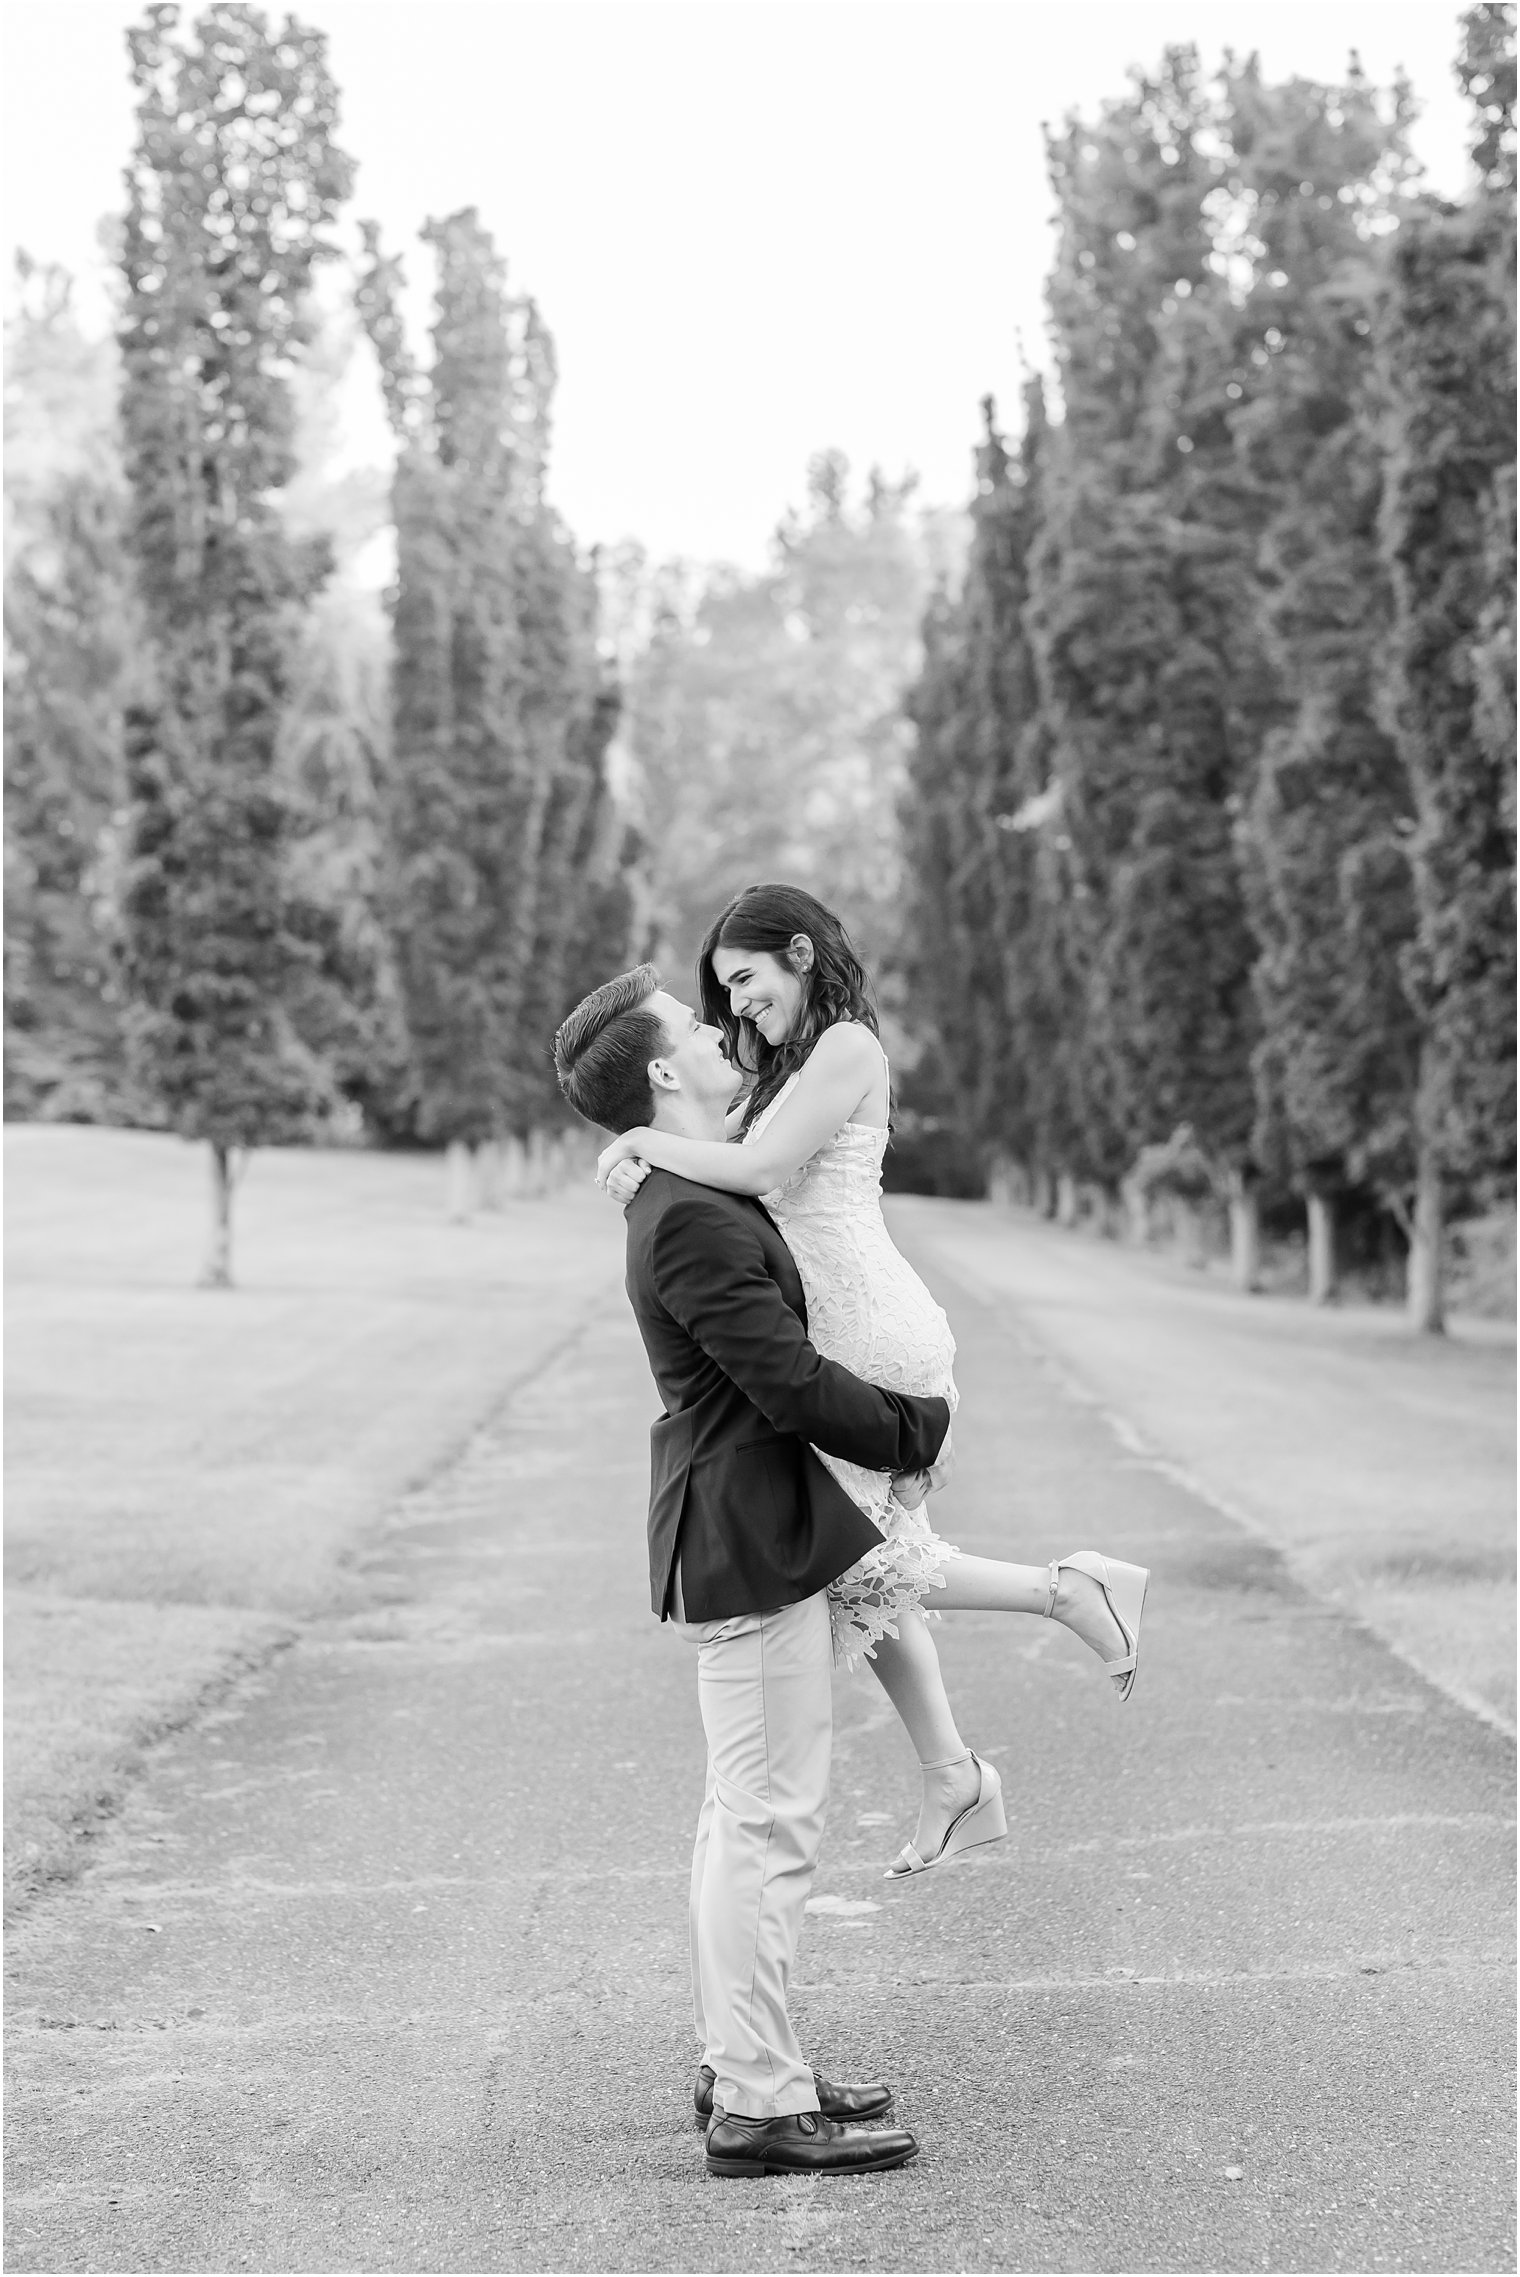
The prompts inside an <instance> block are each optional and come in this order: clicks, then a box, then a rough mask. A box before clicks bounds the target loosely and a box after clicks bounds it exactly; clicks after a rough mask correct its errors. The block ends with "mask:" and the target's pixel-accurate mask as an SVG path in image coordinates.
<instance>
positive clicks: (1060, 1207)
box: [1056, 1170, 1077, 1226]
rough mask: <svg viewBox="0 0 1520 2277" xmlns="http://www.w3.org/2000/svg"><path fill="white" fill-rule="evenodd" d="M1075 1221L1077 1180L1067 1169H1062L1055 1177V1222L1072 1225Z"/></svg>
mask: <svg viewBox="0 0 1520 2277" xmlns="http://www.w3.org/2000/svg"><path fill="white" fill-rule="evenodd" d="M1076 1222H1077V1182H1076V1180H1075V1178H1073V1176H1072V1174H1071V1172H1070V1171H1069V1170H1063V1171H1062V1172H1061V1173H1060V1175H1059V1177H1058V1178H1057V1179H1056V1224H1057V1225H1064V1226H1073V1225H1075V1224H1076Z"/></svg>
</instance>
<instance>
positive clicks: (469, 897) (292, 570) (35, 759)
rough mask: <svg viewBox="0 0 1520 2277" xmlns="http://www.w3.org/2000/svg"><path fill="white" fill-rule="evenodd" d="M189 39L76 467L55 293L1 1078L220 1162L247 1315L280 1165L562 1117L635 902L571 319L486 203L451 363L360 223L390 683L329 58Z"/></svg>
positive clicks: (345, 163) (137, 202) (47, 305)
mask: <svg viewBox="0 0 1520 2277" xmlns="http://www.w3.org/2000/svg"><path fill="white" fill-rule="evenodd" d="M178 17H179V11H178V9H177V8H175V7H173V6H168V5H155V6H151V7H149V9H148V10H147V12H146V16H145V20H144V22H143V23H142V24H141V25H140V26H139V27H138V28H136V29H135V30H133V31H132V32H131V33H130V34H129V47H130V52H131V59H132V71H133V78H134V82H135V85H136V89H137V126H136V138H135V143H134V147H133V151H132V156H131V162H130V165H129V169H128V175H127V193H128V194H127V207H126V212H125V215H124V217H123V220H122V224H121V231H120V268H121V275H122V293H121V306H120V322H119V327H118V339H117V346H118V351H119V397H118V401H117V403H116V406H115V409H116V413H117V432H116V434H115V435H113V436H111V437H109V439H107V438H106V437H105V436H104V435H103V434H102V432H101V430H100V429H99V427H98V426H97V427H95V428H94V429H93V430H92V428H91V423H90V421H89V420H88V419H84V420H80V419H77V418H76V419H75V420H74V422H73V423H72V432H74V433H75V434H78V433H79V432H81V430H82V431H83V432H84V433H85V434H86V435H87V436H89V438H90V444H91V447H90V448H88V449H87V450H86V451H84V452H83V453H82V454H81V460H82V463H79V464H65V465H63V466H61V467H60V466H57V465H52V466H50V465H48V463H47V459H48V453H47V449H46V397H47V395H48V393H49V391H50V389H52V388H58V389H60V390H61V392H62V394H63V396H64V398H65V400H66V402H68V403H70V404H71V405H72V407H73V408H75V409H76V410H77V409H78V407H79V404H80V401H81V398H83V399H85V400H86V401H89V402H93V401H94V398H95V397H96V396H98V392H99V384H100V381H101V377H102V369H101V364H102V360H101V359H100V358H99V357H92V355H91V352H90V351H89V349H88V348H87V346H86V345H85V343H83V342H82V341H80V340H79V338H78V335H77V332H74V331H73V329H72V328H71V326H70V325H69V323H68V321H67V318H68V310H67V295H66V290H65V286H64V283H63V281H62V280H60V279H58V278H57V277H55V276H54V277H46V276H45V277H43V278H41V279H36V278H25V277H24V278H23V283H24V284H25V285H29V286H30V287H31V289H32V305H31V310H30V321H29V322H24V323H23V325H22V327H21V332H22V338H21V351H22V353H21V361H22V366H23V372H24V373H29V374H30V376H31V378H32V380H33V382H34V389H33V401H32V406H31V408H32V411H33V414H34V417H36V424H35V426H34V427H33V429H32V432H31V434H30V436H29V438H28V439H29V440H30V441H32V442H33V443H35V444H37V445H38V446H39V447H38V450H37V452H36V454H35V455H33V456H32V457H31V458H30V459H29V462H28V463H29V465H30V466H31V467H32V468H33V469H34V470H36V473H35V479H34V480H33V481H32V484H31V489H30V492H28V486H27V481H26V480H25V479H23V480H22V481H21V483H20V484H19V485H18V493H19V495H18V496H17V501H16V502H17V504H18V506H19V508H20V512H19V515H18V523H17V530H16V545H17V551H16V558H15V560H14V562H13V563H10V564H8V575H7V597H6V612H7V698H8V703H7V730H6V772H7V788H8V794H9V795H8V808H9V812H8V817H7V871H8V881H7V882H8V885H9V886H10V888H11V893H10V895H9V897H8V927H7V929H8V935H9V939H8V944H7V945H8V951H9V954H8V957H7V974H8V977H7V1012H8V1015H9V1017H8V1030H9V1034H10V1038H11V1039H12V1041H11V1045H10V1047H9V1048H8V1058H7V1079H8V1092H9V1095H10V1097H9V1103H10V1104H11V1105H12V1107H13V1108H14V1107H18V1106H19V1107H20V1108H21V1110H22V1111H26V1109H27V1108H28V1107H32V1108H36V1107H37V1106H41V1107H42V1108H43V1111H50V1112H53V1113H55V1114H56V1113H69V1112H76V1113H95V1112H99V1111H101V1110H102V1108H103V1109H104V1110H105V1111H106V1112H107V1113H110V1112H112V1111H114V1112H115V1113H118V1114H121V1115H123V1116H124V1117H125V1118H126V1119H143V1120H149V1121H158V1122H162V1123H166V1124H168V1125H169V1126H170V1127H172V1128H174V1129H176V1130H178V1131H180V1132H182V1133H184V1134H185V1135H186V1136H188V1137H192V1138H197V1139H204V1140H205V1141H207V1142H208V1143H209V1148H210V1155H211V1161H212V1165H213V1174H214V1175H213V1195H214V1205H215V1206H214V1239H213V1247H212V1253H211V1258H210V1262H209V1265H208V1271H207V1278H208V1280H210V1281H212V1282H222V1281H225V1280H226V1279H227V1277H228V1271H229V1262H228V1260H229V1230H230V1209H231V1193H232V1184H233V1174H234V1166H235V1162H236V1160H237V1158H238V1157H239V1156H241V1155H242V1154H243V1153H244V1152H245V1150H247V1149H249V1148H251V1147H254V1146H258V1145H261V1144H268V1143H278V1142H281V1141H287V1140H291V1139H295V1138H299V1137H309V1136H313V1135H317V1134H320V1133H321V1132H322V1131H323V1130H324V1129H329V1130H333V1129H336V1130H340V1131H342V1130H351V1129H352V1128H353V1126H354V1123H355V1121H356V1120H362V1121H363V1122H364V1123H366V1124H368V1125H369V1127H371V1128H373V1129H375V1130H376V1131H378V1132H379V1133H380V1134H381V1135H384V1136H388V1137H392V1138H396V1137H410V1138H416V1139H420V1140H422V1141H426V1142H432V1143H439V1142H441V1143H444V1144H447V1145H449V1146H450V1147H452V1148H454V1149H456V1150H461V1151H462V1152H463V1153H464V1154H466V1155H467V1154H468V1153H469V1152H471V1151H472V1150H475V1149H477V1148H479V1147H480V1146H482V1145H483V1144H500V1143H502V1142H506V1141H514V1142H519V1143H520V1142H521V1141H522V1140H524V1139H525V1138H527V1137H528V1135H529V1134H530V1133H532V1132H533V1131H534V1130H535V1129H537V1128H541V1127H542V1126H543V1124H544V1123H545V1121H546V1119H547V1120H554V1119H556V1118H557V1117H558V1116H559V1114H560V1112H561V1110H560V1108H559V1103H558V1100H557V1096H556V1094H555V1091H554V1086H553V1082H552V1066H551V1062H550V1059H549V1053H548V1039H549V1037H550V1035H552V1031H553V1028H554V1025H555V1023H556V1021H557V1020H558V1018H559V1017H561V1016H562V1014H563V1012H564V1010H565V1009H566V1008H567V1006H568V1004H569V1003H570V1002H572V1001H574V998H575V997H576V995H578V994H579V993H582V992H583V989H584V986H585V985H587V979H588V975H589V974H590V972H591V971H592V970H593V968H594V969H595V970H596V971H597V973H598V974H599V973H600V972H601V971H602V970H603V969H605V968H606V967H607V966H609V965H610V966H612V967H615V966H616V965H618V964H619V963H621V962H623V961H625V958H626V956H627V954H628V951H629V947H630V933H631V925H632V908H633V904H632V898H631V894H630V891H629V888H628V885H627V881H626V874H625V873H626V866H627V865H626V852H627V850H626V847H625V843H624V839H625V833H624V832H623V829H622V826H621V824H620V822H619V820H618V817H617V815H616V813H615V811H614V809H613V807H612V804H611V801H610V798H609V793H608V783H607V771H606V754H607V747H608V743H609V741H610V738H611V734H612V730H613V726H614V724H615V720H616V715H617V704H618V698H617V693H616V688H615V686H614V684H613V682H612V680H611V678H610V677H609V674H608V672H607V670H606V668H605V667H604V664H603V662H602V658H601V655H600V652H599V646H598V626H597V604H596V591H595V580H594V575H593V569H592V566H591V565H590V564H588V563H587V562H586V561H585V560H583V559H582V558H581V556H580V555H579V554H578V552H577V550H576V548H575V546H574V544H573V542H572V540H571V538H570V535H569V533H568V532H567V531H566V530H565V528H564V527H563V525H562V523H561V522H560V520H559V518H558V517H557V516H556V514H555V513H554V511H553V509H552V507H551V506H550V504H549V503H548V500H547V498H546V495H545V468H546V461H547V455H548V436H549V414H550V404H551V400H552V393H553V385H554V353H553V344H552V340H551V338H550V336H549V334H548V332H547V330H546V328H545V326H544V324H543V322H542V320H541V318H540V316H539V314H538V312H537V310H536V309H535V308H534V306H533V305H532V303H531V302H530V301H528V300H526V299H524V298H522V297H521V296H515V295H513V294H511V293H510V292H509V291H508V290H507V288H506V283H505V276H504V270H503V264H502V263H501V261H500V259H499V257H498V256H497V253H496V250H495V248H494V246H493V244H492V242H491V239H490V237H489V235H488V233H487V232H486V231H485V230H484V229H483V228H482V227H481V226H480V223H479V221H478V218H477V217H476V215H475V214H474V213H473V211H466V212H462V213H458V214H455V215H452V216H450V217H448V218H447V219H446V220H443V221H441V222H436V223H430V224H429V225H428V227H427V228H426V229H425V230H424V232H423V235H424V238H425V239H426V240H427V242H428V243H429V245H430V247H431V250H432V252H433V254H434V256H435V259H436V268H437V294H436V319H435V323H434V326H433V341H432V346H433V354H432V358H431V361H430V364H429V366H428V368H427V369H426V370H422V369H421V368H419V366H418V365H417V363H416V362H415V361H414V359H413V357H412V355H411V353H410V350H409V348H408V346H407V343H406V340H405V336H404V328H403V325H402V322H401V318H400V314H399V307H398V299H397V293H398V287H399V283H400V269H399V264H398V262H397V260H396V259H395V257H394V256H392V255H387V254H384V253H383V252H382V250H381V248H380V246H379V243H378V237H377V233H376V232H375V230H374V229H373V227H368V228H367V229H366V232H365V237H366V245H367V251H368V258H367V261H366V264H365V267H364V270H363V273H362V275H361V277H360V279H359V285H358V292H357V303H358V311H359V315H360V318H361V320H362V322H363V324H364V326H365V328H366V329H367V331H368V333H369V336H370V338H371V340H372V341H373V343H374V346H375V349H376V352H377V355H378V357H379V361H380V367H381V373H382V379H383V386H384V392H385V400H386V404H387V407H388V409H389V412H390V415H391V420H392V424H393V426H394V429H395V433H396V440H397V446H398V450H397V460H396V468H395V476H394V482H393V485H392V494H391V499H390V516H391V519H392V520H393V523H394V527H395V533H396V548H397V561H396V576H395V583H394V588H393V591H392V595H391V611H390V615H391V625H390V643H389V646H390V656H389V668H388V671H387V670H386V669H385V666H384V664H383V663H382V664H381V666H380V670H379V671H378V672H377V670H376V663H377V658H376V653H375V641H374V639H373V631H374V628H373V627H372V626H371V627H368V628H363V627H360V628H358V637H357V638H355V637H354V636H355V631H356V627H355V625H354V624H353V623H351V622H350V623H348V624H345V623H344V622H343V621H342V615H341V612H339V613H338V615H337V616H336V617H334V616H332V615H328V616H324V612H323V608H322V602H323V596H324V593H325V591H326V589H327V588H328V587H329V585H330V582H331V577H332V570H333V566H334V546H333V541H332V535H331V533H330V531H328V530H327V529H324V528H323V527H322V522H323V519H324V517H323V516H322V515H321V514H318V515H317V516H316V517H315V519H314V520H313V518H312V517H311V516H310V514H309V513H308V514H306V515H304V516H303V513H302V511H301V506H302V501H301V500H300V499H299V498H295V499H291V498H289V497H287V495H286V493H287V492H288V491H289V490H290V487H291V485H292V480H293V478H294V477H296V476H297V474H298V472H299V457H298V451H297V447H296V445H297V430H298V425H299V410H300V386H301V380H302V376H303V366H304V364H305V362H306V361H307V359H308V358H309V356H310V353H311V351H312V347H313V334H314V331H315V328H316V318H315V313H314V308H315V304H314V299H313V286H314V283H315V279H316V275H317V271H318V269H319V267H320V265H321V264H323V263H324V262H327V261H329V260H331V259H332V258H333V255H334V246H333V243H332V238H331V234H330V233H331V228H332V224H333V222H334V220H335V218H336V216H337V214H338V213H339V211H340V209H341V207H342V205H343V203H344V202H345V200H346V199H347V197H348V195H349V192H350V188H351V183H352V174H353V167H352V162H351V160H350V159H349V158H348V157H347V155H346V154H345V153H344V152H343V150H342V149H341V148H340V147H339V145H338V142H337V139H336V136H337V113H338V95H337V90H336V87H335V86H334V84H333V81H332V78H331V75H330V73H329V71H328V68H327V62H326V54H325V42H324V40H323V37H322V36H321V35H320V34H319V33H317V32H314V31H311V30H309V29H306V28H304V27H302V26H300V25H299V24H298V23H296V22H295V20H294V19H287V20H286V21H285V23H284V25H283V27H282V28H280V29H277V30H272V29H271V28H270V25H269V22H268V20H267V19H266V17H265V16H264V14H263V13H262V12H261V11H260V10H258V9H256V8H253V7H250V6H246V5H241V4H238V0H226V4H223V5H218V6H214V7H212V8H210V9H209V10H207V11H206V12H205V13H204V14H203V15H201V16H200V17H199V18H198V20H197V21H196V22H195V24H194V25H193V27H191V28H189V29H188V30H185V31H182V30H181V29H180V27H179V23H178ZM92 391H93V392H92ZM39 414H40V416H37V415H39ZM309 503H310V502H309V501H308V502H307V504H308V506H309ZM329 503H331V502H329ZM367 636H368V637H367ZM387 683H388V685H387ZM71 1087H72V1088H71Z"/></svg>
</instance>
